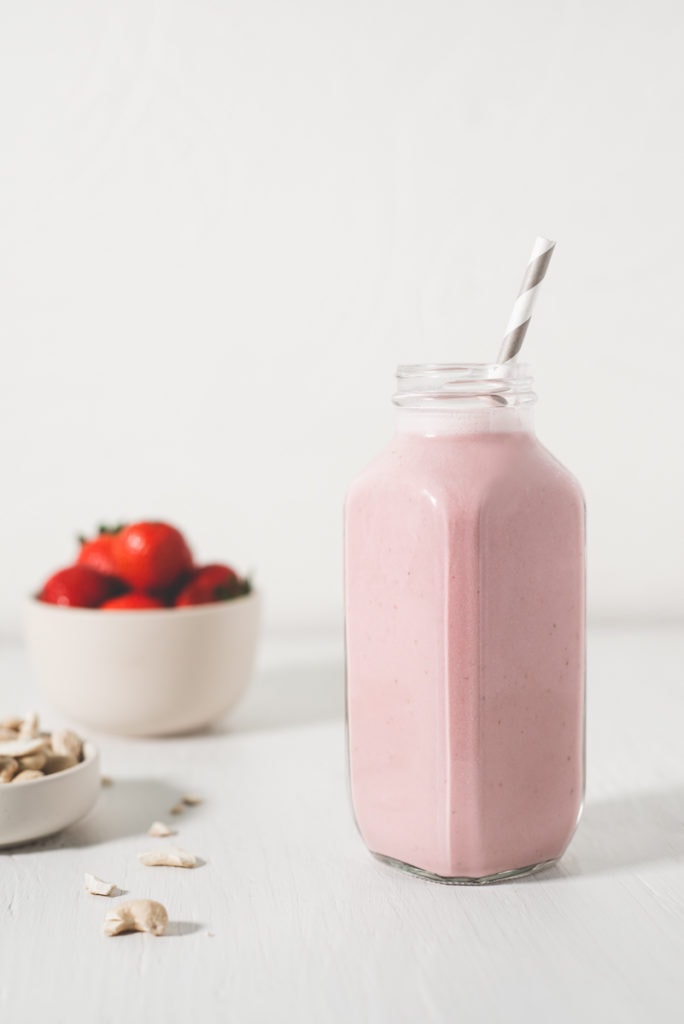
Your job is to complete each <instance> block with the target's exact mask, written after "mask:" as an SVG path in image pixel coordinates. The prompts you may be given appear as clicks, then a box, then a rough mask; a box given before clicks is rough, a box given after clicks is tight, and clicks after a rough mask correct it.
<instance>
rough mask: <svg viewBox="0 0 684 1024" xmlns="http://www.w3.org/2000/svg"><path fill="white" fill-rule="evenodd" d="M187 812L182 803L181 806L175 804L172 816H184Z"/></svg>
mask: <svg viewBox="0 0 684 1024" xmlns="http://www.w3.org/2000/svg"><path fill="white" fill-rule="evenodd" d="M184 810H185V804H184V803H183V802H182V801H181V802H180V803H179V804H174V805H173V807H172V808H171V814H182V813H183V811H184Z"/></svg>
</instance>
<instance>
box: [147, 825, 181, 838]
mask: <svg viewBox="0 0 684 1024" xmlns="http://www.w3.org/2000/svg"><path fill="white" fill-rule="evenodd" d="M147 834H148V836H173V835H175V834H176V833H175V829H172V828H170V827H169V826H168V825H167V824H166V822H164V821H153V822H152V824H151V825H150V827H149V828H148V830H147Z"/></svg>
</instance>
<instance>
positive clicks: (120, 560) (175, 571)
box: [112, 522, 192, 593]
mask: <svg viewBox="0 0 684 1024" xmlns="http://www.w3.org/2000/svg"><path fill="white" fill-rule="evenodd" d="M112 552H113V555H114V566H115V569H116V575H117V576H119V577H120V578H121V579H122V580H124V582H125V583H127V584H128V585H129V586H130V587H131V588H132V589H133V590H139V591H140V590H144V591H146V592H147V593H159V592H161V591H164V590H166V589H168V588H169V587H171V586H173V584H174V583H176V582H178V581H179V580H180V579H181V577H182V576H183V575H185V574H186V573H189V572H190V571H191V570H192V553H191V551H190V548H189V547H188V545H187V542H186V540H185V538H184V536H183V534H182V533H181V532H180V530H177V529H176V528H175V527H174V526H169V524H168V523H159V522H140V523H132V524H131V525H130V526H125V527H124V528H123V530H121V532H120V533H117V534H116V535H115V537H114V542H113V545H112Z"/></svg>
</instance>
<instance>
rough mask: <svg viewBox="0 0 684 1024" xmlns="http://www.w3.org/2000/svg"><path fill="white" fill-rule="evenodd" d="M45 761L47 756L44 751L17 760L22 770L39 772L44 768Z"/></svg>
mask: <svg viewBox="0 0 684 1024" xmlns="http://www.w3.org/2000/svg"><path fill="white" fill-rule="evenodd" d="M46 761H47V754H46V753H45V751H44V750H37V751H36V752H35V754H28V755H27V756H26V757H20V758H19V764H20V765H21V767H22V768H37V769H38V770H39V771H41V770H42V769H43V768H44V767H45V762H46Z"/></svg>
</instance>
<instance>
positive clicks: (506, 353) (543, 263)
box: [498, 238, 556, 363]
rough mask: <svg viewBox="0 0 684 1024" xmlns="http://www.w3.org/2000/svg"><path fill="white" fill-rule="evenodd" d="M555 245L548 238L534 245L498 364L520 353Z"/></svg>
mask: <svg viewBox="0 0 684 1024" xmlns="http://www.w3.org/2000/svg"><path fill="white" fill-rule="evenodd" d="M555 244H556V243H555V242H552V241H550V240H549V239H548V238H538V239H537V240H536V242H535V243H534V248H533V249H532V255H531V256H530V262H529V263H528V264H527V270H526V271H525V276H524V277H523V282H522V284H521V285H520V291H519V292H518V297H517V299H516V300H515V304H514V306H513V310H512V311H511V315H510V317H509V319H508V325H507V327H506V334H505V335H504V340H503V341H502V342H501V348H500V349H499V359H498V361H499V362H500V363H505V362H506V361H507V360H508V359H512V358H513V356H516V355H517V354H518V352H519V351H520V347H521V345H522V343H523V341H524V338H525V334H526V332H527V328H528V327H529V325H530V320H531V318H532V307H533V306H534V303H535V299H536V298H537V292H538V291H539V289H540V287H541V283H542V281H543V280H544V274H545V273H546V268H547V267H548V265H549V263H550V262H551V257H552V256H553V249H554V246H555Z"/></svg>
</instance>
